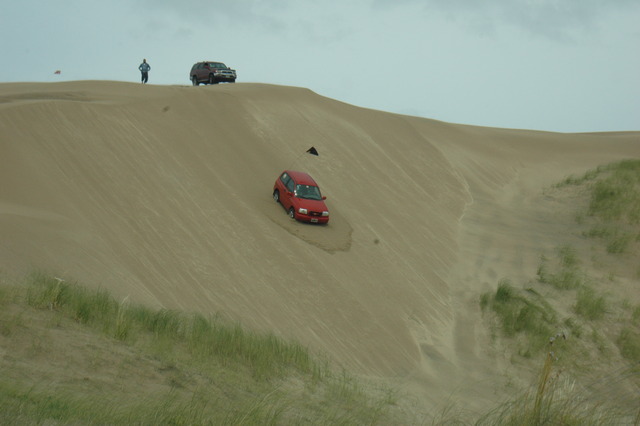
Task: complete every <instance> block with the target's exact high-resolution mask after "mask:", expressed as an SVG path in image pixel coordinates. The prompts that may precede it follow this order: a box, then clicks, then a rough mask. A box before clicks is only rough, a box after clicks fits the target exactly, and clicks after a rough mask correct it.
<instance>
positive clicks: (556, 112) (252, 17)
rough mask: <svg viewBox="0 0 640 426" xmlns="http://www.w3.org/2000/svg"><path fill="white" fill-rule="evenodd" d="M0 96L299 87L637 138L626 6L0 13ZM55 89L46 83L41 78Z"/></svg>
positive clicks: (638, 23)
mask: <svg viewBox="0 0 640 426" xmlns="http://www.w3.org/2000/svg"><path fill="white" fill-rule="evenodd" d="M0 6H1V7H0V54H1V55H2V59H1V62H2V66H1V67H0V82H16V81H38V82H52V81H64V80H121V81H131V82H139V80H140V73H139V71H138V65H139V64H140V62H141V61H142V59H143V58H146V59H147V61H148V62H149V64H150V65H151V72H150V74H149V83H151V84H162V85H174V84H184V85H188V84H190V83H189V76H188V72H189V69H190V68H191V65H193V63H194V62H197V61H200V60H215V61H222V62H225V63H226V64H227V65H229V66H231V67H232V68H235V69H236V70H237V72H238V82H259V83H272V84H280V85H287V86H299V87H306V88H309V89H311V90H313V91H314V92H316V93H318V94H320V95H323V96H327V97H330V98H333V99H337V100H340V101H343V102H347V103H350V104H353V105H357V106H361V107H365V108H372V109H378V110H383V111H388V112H396V113H400V114H407V115H415V116H421V117H427V118H434V119H437V120H443V121H448V122H452V123H463V124H476V125H481V126H490V127H506V128H519V129H538V130H550V131H560V132H590V131H618V130H640V0H610V1H606V0H323V1H318V0H313V1H312V0H227V1H220V0H109V1H107V0H100V1H98V0H19V1H9V0H0ZM58 69H59V70H61V74H60V75H54V71H55V70H58Z"/></svg>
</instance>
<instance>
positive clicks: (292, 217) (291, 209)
mask: <svg viewBox="0 0 640 426" xmlns="http://www.w3.org/2000/svg"><path fill="white" fill-rule="evenodd" d="M289 217H290V218H291V219H295V218H296V212H295V210H294V209H293V207H291V208H289Z"/></svg>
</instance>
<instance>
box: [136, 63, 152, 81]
mask: <svg viewBox="0 0 640 426" xmlns="http://www.w3.org/2000/svg"><path fill="white" fill-rule="evenodd" d="M138 69H139V70H140V72H141V73H142V84H145V83H146V82H147V81H149V71H151V65H149V64H148V63H147V60H146V59H143V60H142V63H141V64H140V66H139V67H138Z"/></svg>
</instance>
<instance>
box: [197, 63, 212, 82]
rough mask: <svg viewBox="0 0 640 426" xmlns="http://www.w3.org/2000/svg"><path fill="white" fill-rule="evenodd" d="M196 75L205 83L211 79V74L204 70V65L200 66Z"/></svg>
mask: <svg viewBox="0 0 640 426" xmlns="http://www.w3.org/2000/svg"><path fill="white" fill-rule="evenodd" d="M196 75H197V76H198V81H205V80H207V79H208V78H209V73H208V72H207V70H206V69H205V68H204V64H198V68H197V69H196Z"/></svg>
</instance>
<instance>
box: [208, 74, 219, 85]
mask: <svg viewBox="0 0 640 426" xmlns="http://www.w3.org/2000/svg"><path fill="white" fill-rule="evenodd" d="M209 84H218V82H217V81H216V78H215V77H214V76H213V74H209Z"/></svg>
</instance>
